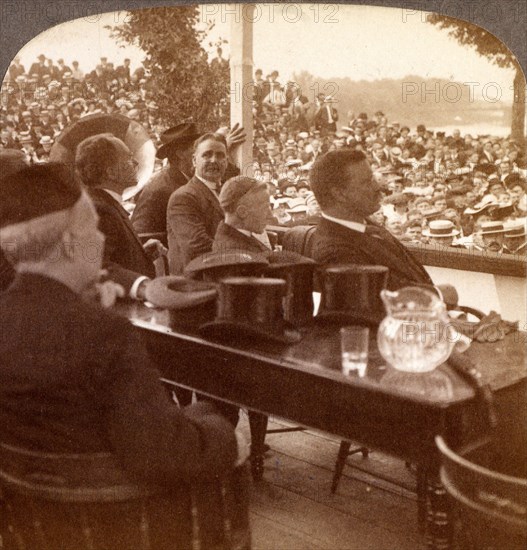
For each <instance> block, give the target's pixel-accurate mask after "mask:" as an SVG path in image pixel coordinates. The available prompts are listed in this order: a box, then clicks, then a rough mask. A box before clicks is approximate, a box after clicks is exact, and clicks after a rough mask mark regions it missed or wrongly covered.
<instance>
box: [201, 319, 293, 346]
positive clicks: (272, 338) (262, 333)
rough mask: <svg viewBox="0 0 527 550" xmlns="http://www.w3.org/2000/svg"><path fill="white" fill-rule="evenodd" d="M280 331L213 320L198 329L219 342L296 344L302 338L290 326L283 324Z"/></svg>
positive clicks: (236, 322)
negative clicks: (254, 340) (219, 340)
mask: <svg viewBox="0 0 527 550" xmlns="http://www.w3.org/2000/svg"><path fill="white" fill-rule="evenodd" d="M281 328H282V330H281V331H277V330H276V328H275V327H273V330H269V329H268V328H267V327H262V326H259V325H257V324H252V325H248V324H247V323H243V322H239V321H227V320H215V321H211V322H210V323H205V324H203V325H201V326H200V327H199V332H200V334H202V335H203V336H205V337H207V338H217V339H221V340H231V341H232V340H239V339H251V340H252V339H254V338H256V339H258V340H263V341H266V342H274V343H278V344H296V343H297V342H300V340H301V339H302V336H301V334H300V332H298V330H296V329H295V328H294V327H293V326H292V325H290V324H289V323H287V322H285V321H284V323H283V325H282V327H281Z"/></svg>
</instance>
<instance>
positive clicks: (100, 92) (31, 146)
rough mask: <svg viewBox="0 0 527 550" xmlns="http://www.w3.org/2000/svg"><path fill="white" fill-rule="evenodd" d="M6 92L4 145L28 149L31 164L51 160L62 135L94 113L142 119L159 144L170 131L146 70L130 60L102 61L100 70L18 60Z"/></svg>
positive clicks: (0, 123)
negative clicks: (162, 120)
mask: <svg viewBox="0 0 527 550" xmlns="http://www.w3.org/2000/svg"><path fill="white" fill-rule="evenodd" d="M2 91H3V97H4V101H3V103H2V108H1V112H0V130H1V139H0V147H1V148H18V149H21V150H23V151H24V153H25V155H26V160H27V161H28V162H29V163H31V164H35V163H41V162H46V161H47V160H48V158H49V151H50V149H51V147H52V145H53V142H54V140H55V139H56V137H57V136H58V135H59V134H60V133H61V131H62V130H63V129H64V128H65V127H66V126H68V125H69V124H71V123H74V122H76V121H77V120H79V119H80V118H81V117H84V116H86V115H89V114H94V113H121V114H124V115H126V116H128V117H130V118H133V119H135V120H137V121H139V122H140V123H141V124H142V125H143V126H144V127H145V128H146V129H147V130H148V131H149V132H150V134H151V136H152V138H153V139H154V140H155V141H157V138H158V135H159V134H160V133H161V132H162V131H163V129H164V128H162V127H161V126H160V125H159V121H158V117H157V106H156V103H155V94H154V93H153V92H152V90H151V89H149V86H148V80H147V75H146V72H145V70H144V68H143V67H138V68H137V69H135V70H134V71H131V70H130V61H129V60H128V59H125V60H124V62H123V64H122V65H119V66H115V64H114V63H112V62H111V61H108V59H107V58H106V57H101V58H100V61H99V63H98V64H97V65H96V66H95V67H87V68H84V67H80V66H79V63H78V62H77V61H72V63H71V64H66V63H64V60H63V59H58V60H57V61H53V60H51V59H49V58H47V56H45V55H44V54H41V55H39V56H38V57H37V59H36V60H35V62H34V63H33V64H31V66H29V67H24V66H23V65H21V63H20V60H19V59H18V58H16V59H15V60H14V61H13V63H12V64H11V66H10V67H9V70H8V72H7V74H6V77H5V79H4V82H3V86H2Z"/></svg>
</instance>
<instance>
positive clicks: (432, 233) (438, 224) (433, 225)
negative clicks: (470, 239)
mask: <svg viewBox="0 0 527 550" xmlns="http://www.w3.org/2000/svg"><path fill="white" fill-rule="evenodd" d="M423 235H426V236H427V237H439V238H440V237H456V236H457V235H459V231H458V230H457V229H456V228H455V227H454V224H453V223H452V222H451V221H450V220H434V221H431V222H430V224H429V227H428V228H427V229H423Z"/></svg>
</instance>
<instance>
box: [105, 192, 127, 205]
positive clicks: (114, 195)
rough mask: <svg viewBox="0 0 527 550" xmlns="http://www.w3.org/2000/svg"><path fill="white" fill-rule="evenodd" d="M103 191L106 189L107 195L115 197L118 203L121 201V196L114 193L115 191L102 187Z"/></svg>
mask: <svg viewBox="0 0 527 550" xmlns="http://www.w3.org/2000/svg"><path fill="white" fill-rule="evenodd" d="M104 191H106V192H107V193H108V195H110V197H112V198H113V199H115V200H116V201H117V202H118V203H119V204H121V203H122V202H123V197H122V196H121V195H119V193H116V192H115V191H110V190H109V189H104Z"/></svg>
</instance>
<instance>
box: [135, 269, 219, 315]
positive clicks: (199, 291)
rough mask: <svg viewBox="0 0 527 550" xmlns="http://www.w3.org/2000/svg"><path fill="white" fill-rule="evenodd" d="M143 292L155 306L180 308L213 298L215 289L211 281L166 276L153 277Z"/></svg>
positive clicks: (189, 306) (196, 304) (215, 292)
mask: <svg viewBox="0 0 527 550" xmlns="http://www.w3.org/2000/svg"><path fill="white" fill-rule="evenodd" d="M145 294H146V300H147V301H148V302H150V303H152V304H154V305H155V306H157V307H163V308H167V309H177V310H182V309H187V308H192V307H194V306H198V305H201V304H204V303H206V302H210V301H212V300H214V299H215V298H216V295H217V289H216V287H215V285H214V284H212V283H202V282H198V281H191V280H189V279H185V278H184V277H178V276H168V277H158V278H156V279H153V280H152V281H151V282H150V283H149V284H148V285H147V287H146V290H145Z"/></svg>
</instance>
